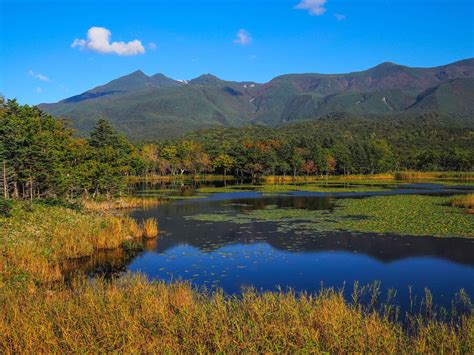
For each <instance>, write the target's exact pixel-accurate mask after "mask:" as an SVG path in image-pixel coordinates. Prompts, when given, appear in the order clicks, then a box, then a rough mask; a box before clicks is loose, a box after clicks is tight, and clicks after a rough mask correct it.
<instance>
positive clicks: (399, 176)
mask: <svg viewBox="0 0 474 355" xmlns="http://www.w3.org/2000/svg"><path fill="white" fill-rule="evenodd" d="M395 179H396V180H443V179H447V180H449V179H456V180H462V181H474V172H468V171H466V172H461V171H429V172H423V171H402V172H397V173H395Z"/></svg>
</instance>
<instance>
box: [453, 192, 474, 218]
mask: <svg viewBox="0 0 474 355" xmlns="http://www.w3.org/2000/svg"><path fill="white" fill-rule="evenodd" d="M451 205H452V206H454V207H459V208H465V209H466V213H467V214H474V194H469V195H465V196H457V197H455V198H453V199H452V200H451Z"/></svg>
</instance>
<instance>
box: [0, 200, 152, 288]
mask: <svg viewBox="0 0 474 355" xmlns="http://www.w3.org/2000/svg"><path fill="white" fill-rule="evenodd" d="M149 223H150V224H151V222H149ZM142 236H144V231H143V229H142V228H141V227H140V226H139V225H138V224H137V222H136V221H135V220H133V219H131V218H128V217H123V216H112V215H108V214H105V215H104V214H97V213H91V212H82V211H76V210H72V209H68V208H65V207H61V206H45V205H42V204H27V203H23V202H15V203H14V204H13V207H12V211H11V216H10V217H0V285H1V284H2V283H5V282H11V281H15V280H17V281H22V280H24V279H30V280H33V281H37V282H50V281H55V280H59V279H61V277H62V273H61V265H62V264H63V263H64V261H66V260H70V259H79V258H84V257H89V256H91V255H93V254H94V253H95V252H96V251H99V250H110V249H116V248H119V247H121V246H122V245H123V243H124V242H125V241H129V240H131V239H137V238H141V237H142Z"/></svg>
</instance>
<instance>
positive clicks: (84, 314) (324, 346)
mask: <svg viewBox="0 0 474 355" xmlns="http://www.w3.org/2000/svg"><path fill="white" fill-rule="evenodd" d="M1 295H2V297H0V353H51V352H54V353H57V352H59V353H98V352H126V353H128V352H140V353H148V352H150V353H156V352H159V353H215V352H219V353H242V352H250V353H273V352H285V353H294V352H302V353H308V352H313V353H320V352H329V353H354V352H356V353H379V354H386V353H389V354H395V353H433V354H434V353H449V354H461V353H466V354H468V353H472V351H473V350H474V338H473V334H474V317H473V316H472V315H466V316H463V317H461V319H460V320H459V322H457V323H456V324H452V323H443V322H440V321H435V320H424V321H423V320H422V319H421V318H415V321H414V322H411V323H410V324H411V326H410V327H409V328H403V327H402V326H401V324H400V323H399V322H397V321H392V320H390V319H389V318H388V317H386V316H383V315H381V314H380V313H379V312H376V311H364V310H363V308H362V307H361V306H359V305H358V304H355V305H354V304H352V305H351V304H349V303H347V302H345V301H344V298H343V296H342V294H341V293H340V292H335V291H333V290H324V291H321V292H320V293H319V294H317V295H313V296H309V295H301V296H296V295H295V294H293V293H263V294H257V293H255V292H253V291H248V292H246V293H244V294H243V295H242V297H241V298H236V297H225V296H224V295H223V294H222V293H219V292H218V293H214V294H212V295H206V294H203V293H198V292H196V291H193V290H192V289H191V288H190V287H189V285H187V284H183V283H176V284H170V285H169V284H168V285H167V284H164V283H158V282H152V283H150V282H149V281H147V280H146V279H144V278H143V277H126V278H122V279H119V280H116V281H113V282H107V281H103V280H94V281H93V282H89V281H87V280H84V279H79V280H75V281H74V282H73V283H72V286H70V287H66V286H64V285H61V286H59V287H55V288H51V287H46V286H41V287H37V288H31V289H30V290H29V291H24V290H23V291H22V290H18V289H16V288H4V289H3V290H1Z"/></svg>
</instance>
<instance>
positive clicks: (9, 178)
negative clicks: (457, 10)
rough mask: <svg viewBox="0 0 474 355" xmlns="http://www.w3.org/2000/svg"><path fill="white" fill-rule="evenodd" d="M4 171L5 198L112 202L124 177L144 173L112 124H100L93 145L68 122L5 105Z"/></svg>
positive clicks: (0, 136)
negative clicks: (77, 135)
mask: <svg viewBox="0 0 474 355" xmlns="http://www.w3.org/2000/svg"><path fill="white" fill-rule="evenodd" d="M0 166H1V168H0V171H1V172H2V176H1V179H0V180H1V183H0V186H1V187H2V190H3V191H2V195H4V197H5V198H23V199H31V200H33V199H36V198H53V199H59V198H65V197H67V198H70V199H71V198H73V197H76V196H79V195H82V194H86V195H88V194H93V195H94V196H97V195H99V194H105V195H107V196H108V197H110V196H111V195H113V194H116V193H118V192H120V191H121V190H122V189H123V188H124V177H126V176H128V175H131V174H137V173H139V172H140V170H141V169H142V168H143V163H142V162H141V159H140V157H139V156H138V154H137V153H136V152H135V149H134V147H133V146H132V145H131V144H130V143H129V142H128V141H127V140H126V139H125V138H124V137H123V136H122V135H120V134H118V133H117V132H116V131H115V130H114V129H113V128H112V126H110V124H108V123H107V122H106V121H104V120H99V122H98V123H97V126H96V127H95V128H94V130H93V131H92V133H91V138H90V140H89V141H85V140H84V139H78V138H74V137H73V135H72V130H71V129H70V128H69V127H68V125H67V123H66V122H65V121H64V120H60V119H55V118H53V117H52V116H50V115H47V114H45V113H43V112H42V111H41V110H40V109H38V108H37V107H30V106H28V105H19V104H18V103H17V102H16V101H15V100H8V101H6V102H2V105H1V110H0Z"/></svg>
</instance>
